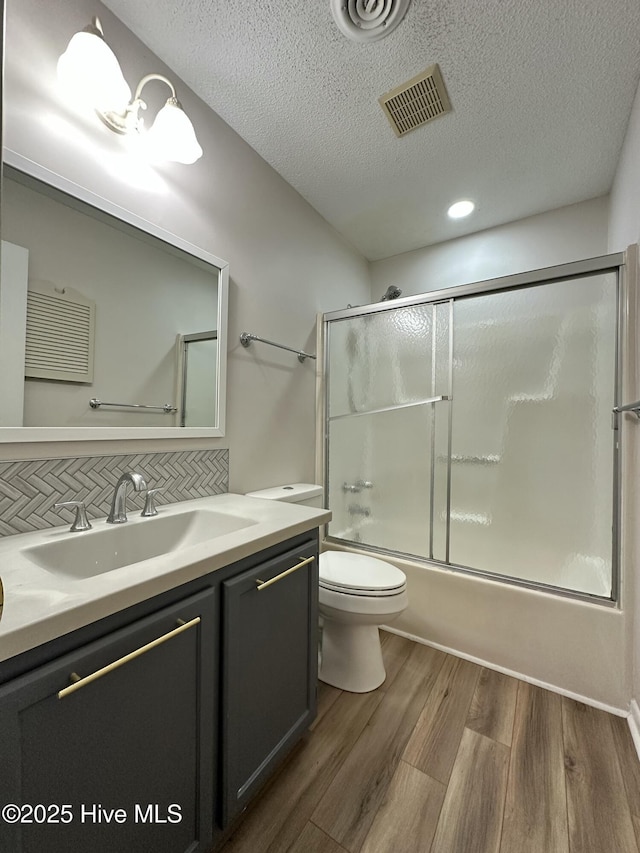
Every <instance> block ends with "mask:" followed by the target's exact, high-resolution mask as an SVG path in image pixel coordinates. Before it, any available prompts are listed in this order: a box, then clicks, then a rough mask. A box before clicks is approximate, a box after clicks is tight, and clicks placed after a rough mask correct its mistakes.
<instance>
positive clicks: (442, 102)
mask: <svg viewBox="0 0 640 853" xmlns="http://www.w3.org/2000/svg"><path fill="white" fill-rule="evenodd" d="M378 100H379V102H380V106H381V107H382V109H383V110H384V112H385V115H386V116H387V118H388V119H389V122H390V124H391V127H392V128H393V129H394V131H395V134H396V136H404V135H405V134H407V133H410V132H411V131H412V130H415V129H416V128H417V127H420V126H421V125H423V124H426V123H427V122H428V121H432V119H434V118H438V116H441V115H444V113H448V112H451V104H450V103H449V98H448V96H447V91H446V89H445V88H444V82H443V80H442V75H441V74H440V69H439V68H438V66H437V65H430V66H429V68H427V70H426V71H423V72H422V74H418V76H417V77H414V78H413V79H412V80H409V81H408V82H407V83H403V84H402V86H398V87H397V89H393V91H391V92H387V94H386V95H383V96H382V97H381V98H379V99H378Z"/></svg>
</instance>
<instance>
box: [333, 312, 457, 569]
mask: <svg viewBox="0 0 640 853" xmlns="http://www.w3.org/2000/svg"><path fill="white" fill-rule="evenodd" d="M451 309H452V303H451V302H450V301H446V302H442V303H433V304H425V305H416V306H411V307H410V308H397V309H396V310H393V311H387V312H384V313H381V314H368V315H364V316H360V317H354V318H353V319H345V320H341V321H336V322H335V323H332V324H331V330H330V339H329V349H328V352H329V377H330V379H329V382H328V387H329V397H328V409H329V435H330V441H329V449H328V472H329V476H328V485H329V506H330V507H331V508H332V511H333V520H332V522H331V525H330V531H329V532H330V535H332V536H335V537H337V538H340V539H346V540H348V541H352V542H357V543H362V544H364V545H369V546H373V547H378V548H383V549H386V550H390V551H396V552H398V553H405V554H415V555H416V556H418V557H425V558H436V559H445V558H446V541H447V523H446V517H445V514H443V512H442V501H443V499H444V501H445V503H446V492H447V490H448V485H447V470H446V465H444V466H443V464H442V460H443V458H444V459H445V460H446V457H447V455H448V445H449V421H450V411H449V406H450V402H449V400H450V394H451V392H450V385H451ZM438 460H439V461H438Z"/></svg>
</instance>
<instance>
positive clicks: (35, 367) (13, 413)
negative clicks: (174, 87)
mask: <svg viewBox="0 0 640 853" xmlns="http://www.w3.org/2000/svg"><path fill="white" fill-rule="evenodd" d="M2 238H3V244H2V247H3V251H2V263H3V270H2V292H1V293H0V375H1V376H2V379H0V393H1V394H2V399H3V401H5V404H4V405H3V406H2V407H0V426H2V427H23V426H24V427H147V428H149V427H151V428H154V427H180V426H182V427H185V426H186V427H203V428H209V427H211V428H214V427H218V426H219V417H218V412H219V410H220V405H219V402H220V401H219V395H220V393H221V387H220V386H221V383H220V377H219V364H220V358H219V352H218V344H219V340H220V335H219V329H218V325H219V323H220V314H221V312H220V310H219V308H220V301H221V298H222V297H221V294H220V286H221V279H220V272H221V271H220V270H219V269H218V268H217V267H214V266H212V265H211V264H209V263H206V262H205V261H203V260H201V259H200V258H197V257H195V256H193V255H190V254H187V252H185V251H183V250H182V249H179V248H177V247H176V246H172V245H169V244H167V243H165V242H163V241H161V240H159V239H157V238H156V237H154V236H152V235H150V234H147V233H145V232H143V231H140V230H139V229H137V228H134V227H133V226H131V225H129V224H128V223H125V222H121V221H119V220H118V219H115V218H114V217H112V216H110V215H108V214H106V213H104V212H103V211H99V210H97V209H96V208H93V207H91V206H89V205H87V204H85V203H84V202H81V201H79V200H78V199H74V198H72V197H70V196H68V195H66V194H64V193H62V192H60V191H59V190H57V189H55V188H53V187H50V186H48V185H46V184H43V183H41V182H39V181H37V180H35V179H34V178H32V177H31V176H27V175H23V174H22V173H21V172H18V171H16V170H14V169H9V170H5V178H4V184H3V199H2ZM222 384H223V385H224V383H222ZM92 401H93V404H92ZM96 401H97V402H98V405H96Z"/></svg>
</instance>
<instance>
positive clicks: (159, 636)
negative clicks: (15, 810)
mask: <svg viewBox="0 0 640 853" xmlns="http://www.w3.org/2000/svg"><path fill="white" fill-rule="evenodd" d="M214 604H215V592H214V590H207V591H205V592H202V593H198V594H197V595H193V596H191V597H189V598H187V599H185V600H184V601H182V602H180V603H178V604H175V605H172V606H170V607H167V608H165V609H163V610H161V611H159V612H158V613H156V614H154V615H152V616H149V617H147V618H145V619H141V620H139V621H138V622H136V623H134V624H133V625H130V626H128V627H127V628H123V629H121V630H118V631H116V632H114V633H113V634H110V635H108V636H107V637H104V638H102V639H101V640H98V641H96V642H94V643H91V644H89V645H88V646H85V647H83V648H81V649H78V650H77V651H75V652H72V653H70V654H68V655H65V656H64V657H62V658H60V659H58V660H56V661H53V662H52V663H50V664H47V665H46V666H43V667H40V668H39V669H37V670H35V671H34V672H32V673H29V674H28V675H25V676H22V677H20V678H18V679H15V680H14V681H12V682H9V683H8V684H5V685H4V686H3V687H2V688H0V731H2V735H3V736H2V741H1V743H0V802H2V803H3V804H4V803H16V804H17V805H19V806H27V805H30V806H36V805H38V806H39V805H44V806H49V805H57V806H63V805H65V806H69V807H70V808H69V809H66V810H65V812H64V818H63V820H59V822H57V823H46V822H40V819H41V818H42V815H43V812H42V811H39V813H38V820H37V821H36V820H34V821H33V822H31V823H17V824H13V825H11V824H7V823H6V822H0V850H7V851H12V853H36V851H37V853H41V851H42V850H47V851H54V852H55V851H61V853H62V851H64V853H68V851H70V850H73V851H74V853H83V851H87V853H99V851H104V853H112V851H113V850H118V849H120V850H126V851H127V853H138V851H140V853H146V851H149V850H153V851H154V853H182V851H190V853H194V851H196V850H198V851H199V850H202V851H205V850H208V849H209V846H210V842H211V833H212V805H211V804H212V802H213V799H214V791H213V778H214V770H213V766H214V734H213V733H214V725H215V719H214V708H215V704H214V695H213V692H214V691H213V684H214V678H213V675H214V673H215V672H216V664H215V653H216V637H215V630H214V629H215V608H214ZM68 688H70V689H68ZM116 810H120V811H119V812H117V811H116ZM24 815H25V816H27V817H28V816H29V812H28V809H25V810H24ZM48 815H49V816H53V817H55V816H56V815H55V810H52V811H50V812H49V813H48ZM69 815H71V816H72V820H70V821H69V822H64V821H66V820H68V818H69ZM116 815H117V816H116ZM33 817H35V812H34V815H33ZM59 817H60V815H58V818H59Z"/></svg>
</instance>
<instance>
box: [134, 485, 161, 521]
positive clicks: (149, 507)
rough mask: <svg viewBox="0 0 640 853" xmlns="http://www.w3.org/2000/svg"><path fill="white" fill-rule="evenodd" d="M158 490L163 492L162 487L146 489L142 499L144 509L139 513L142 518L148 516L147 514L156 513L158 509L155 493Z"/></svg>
mask: <svg viewBox="0 0 640 853" xmlns="http://www.w3.org/2000/svg"><path fill="white" fill-rule="evenodd" d="M158 492H164V488H162V489H147V492H146V495H145V499H144V509H143V510H142V512H141V513H140V515H141V516H142V517H143V518H149V516H152V515H157V514H158V510H157V508H156V495H157V494H158Z"/></svg>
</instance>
